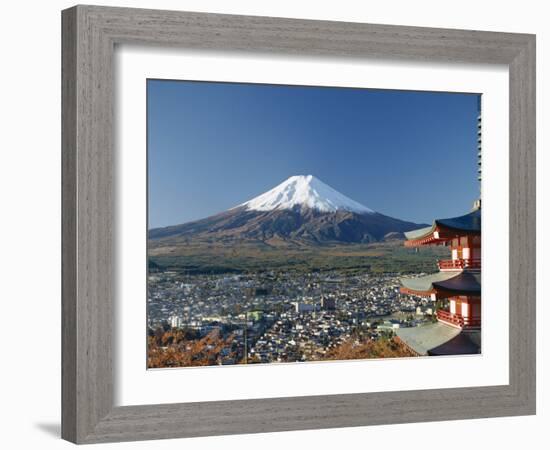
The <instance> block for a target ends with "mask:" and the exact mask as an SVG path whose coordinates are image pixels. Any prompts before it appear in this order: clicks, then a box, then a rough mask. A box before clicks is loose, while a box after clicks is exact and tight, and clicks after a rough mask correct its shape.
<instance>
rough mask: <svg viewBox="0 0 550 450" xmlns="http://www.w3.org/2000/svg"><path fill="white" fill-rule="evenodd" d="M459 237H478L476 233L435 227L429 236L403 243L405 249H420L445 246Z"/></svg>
mask: <svg viewBox="0 0 550 450" xmlns="http://www.w3.org/2000/svg"><path fill="white" fill-rule="evenodd" d="M461 236H479V233H477V232H470V231H460V230H453V229H452V228H447V227H442V226H437V227H436V228H435V229H434V230H433V231H431V232H430V233H429V234H426V235H424V236H422V237H419V238H416V239H409V240H407V241H405V247H421V246H423V245H438V244H445V243H446V242H449V241H451V240H453V239H454V238H456V237H461Z"/></svg>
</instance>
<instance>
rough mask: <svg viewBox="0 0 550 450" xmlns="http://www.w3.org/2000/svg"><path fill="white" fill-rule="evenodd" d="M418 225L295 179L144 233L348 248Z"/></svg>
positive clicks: (308, 179)
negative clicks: (196, 217)
mask: <svg viewBox="0 0 550 450" xmlns="http://www.w3.org/2000/svg"><path fill="white" fill-rule="evenodd" d="M422 226H424V225H423V224H416V223H412V222H406V221H403V220H399V219H396V218H393V217H389V216H385V215H383V214H380V213H378V212H376V211H373V210H372V209H370V208H367V207H366V206H364V205H362V204H361V203H358V202H356V201H355V200H352V199H350V198H349V197H347V196H345V195H343V194H341V193H340V192H338V191H337V190H335V189H333V188H332V187H330V186H329V185H327V184H325V183H323V182H322V181H321V180H319V179H318V178H316V177H314V176H312V175H298V176H292V177H290V178H288V179H287V180H285V181H283V182H282V183H281V184H279V185H277V186H276V187H274V188H273V189H271V190H269V191H267V192H265V193H263V194H261V195H259V196H257V197H255V198H253V199H251V200H248V201H247V202H244V203H241V204H240V205H237V206H235V207H233V208H231V209H229V210H227V211H225V212H222V213H219V214H216V215H214V216H210V217H207V218H205V219H201V220H197V221H193V222H188V223H184V224H181V225H174V226H169V227H165V228H156V229H152V230H149V239H151V240H162V241H163V243H165V244H169V243H172V242H173V243H178V242H189V241H190V240H195V239H196V240H199V241H205V240H206V241H213V240H216V241H221V242H234V241H239V240H253V241H263V242H267V243H270V242H274V241H277V242H281V241H288V242H293V243H299V244H308V245H322V244H330V243H349V244H351V243H369V242H377V241H382V240H387V239H395V238H401V237H403V234H402V233H403V232H405V231H410V230H413V229H416V228H421V227H422Z"/></svg>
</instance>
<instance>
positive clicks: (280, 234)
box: [137, 79, 482, 369]
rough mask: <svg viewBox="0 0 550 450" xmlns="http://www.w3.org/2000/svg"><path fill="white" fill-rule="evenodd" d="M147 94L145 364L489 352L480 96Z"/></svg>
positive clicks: (168, 90) (218, 88)
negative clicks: (484, 314)
mask: <svg viewBox="0 0 550 450" xmlns="http://www.w3.org/2000/svg"><path fill="white" fill-rule="evenodd" d="M146 95H147V118H146V119H147V261H146V264H147V298H146V299H143V300H142V301H146V302H147V324H146V330H145V331H146V341H147V368H148V369H160V368H185V367H200V366H231V365H246V364H276V363H312V362H323V361H324V362H326V361H332V362H334V361H343V360H363V359H372V358H375V359H384V358H415V357H424V356H461V355H480V354H481V349H482V346H481V328H482V318H481V181H482V169H481V159H482V152H481V149H482V114H481V109H482V108H481V105H482V96H481V94H477V93H461V92H431V91H429V92H424V91H406V90H387V89H370V88H363V87H328V86H298V85H276V84H253V83H234V82H213V81H195V80H169V79H147V80H146ZM144 263H145V262H144ZM137 301H139V299H137Z"/></svg>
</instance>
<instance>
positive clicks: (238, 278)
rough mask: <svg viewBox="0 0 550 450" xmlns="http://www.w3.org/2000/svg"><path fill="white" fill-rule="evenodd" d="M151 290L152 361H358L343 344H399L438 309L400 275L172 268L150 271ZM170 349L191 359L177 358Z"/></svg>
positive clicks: (176, 364) (178, 364)
mask: <svg viewBox="0 0 550 450" xmlns="http://www.w3.org/2000/svg"><path fill="white" fill-rule="evenodd" d="M148 290H149V297H148V303H147V305H148V336H149V364H148V366H149V367H159V366H162V367H170V366H173V367H181V366H187V365H191V366H192V365H231V364H247V363H248V364H252V363H273V362H305V361H319V360H330V359H353V357H351V358H346V356H345V355H343V352H342V351H341V350H342V349H343V348H350V347H351V348H353V347H355V346H363V345H365V344H372V343H373V342H377V341H384V342H386V343H387V342H388V341H390V342H392V338H394V332H395V330H396V329H398V328H400V327H415V326H419V325H423V324H425V323H427V322H431V321H433V320H434V318H433V317H434V316H433V314H434V312H435V311H434V305H433V302H431V301H430V300H428V299H426V298H421V297H416V296H411V295H403V294H400V293H399V276H398V274H371V273H363V274H361V275H357V274H356V275H349V274H345V273H342V272H340V271H326V272H309V273H302V272H294V271H285V272H274V271H270V272H256V273H250V274H238V275H232V274H229V275H228V274H212V275H208V274H202V275H200V274H199V275H197V274H193V275H188V274H184V273H179V272H176V271H165V272H156V273H155V272H152V273H150V274H149V283H148ZM198 343H202V344H204V345H197V344H198ZM170 349H171V350H172V354H173V355H174V356H177V355H178V354H179V355H180V356H182V355H185V356H186V357H185V358H183V359H178V358H173V360H170V358H169V357H168V358H167V355H170V352H169V351H168V352H167V350H170ZM155 353H156V354H157V355H158V354H162V355H164V359H162V364H161V363H160V362H157V363H155V361H154V355H155ZM371 353H372V352H371ZM405 353H406V351H405ZM351 354H352V355H353V354H354V353H353V352H352V353H351ZM373 356H376V354H374V355H373ZM399 356H403V355H401V354H400V355H399ZM406 356H412V354H411V355H408V354H406Z"/></svg>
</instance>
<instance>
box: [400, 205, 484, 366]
mask: <svg viewBox="0 0 550 450" xmlns="http://www.w3.org/2000/svg"><path fill="white" fill-rule="evenodd" d="M405 236H406V238H407V240H406V241H405V246H406V247H422V246H426V245H445V246H446V247H449V248H450V253H451V258H450V259H447V260H441V261H438V263H437V265H438V268H439V271H438V272H436V273H433V274H430V275H426V276H423V277H418V278H402V279H401V280H400V281H401V288H400V291H401V293H403V294H410V295H417V296H421V297H428V298H430V299H431V300H434V301H435V304H436V305H437V310H436V317H437V323H436V324H430V325H426V326H421V327H417V329H414V328H413V329H407V330H403V331H402V332H398V333H397V334H398V336H399V338H400V339H401V340H402V341H403V342H404V343H405V344H407V345H408V346H409V347H410V348H411V349H412V350H414V351H416V352H417V353H419V354H430V355H436V354H437V355H444V354H469V353H479V351H480V346H481V343H480V328H481V205H480V203H479V202H476V204H475V206H474V210H473V211H472V212H470V213H469V214H466V215H464V216H460V217H453V218H450V219H438V220H435V221H434V223H433V224H432V226H430V227H426V228H421V229H419V230H415V231H411V232H408V233H405Z"/></svg>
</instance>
